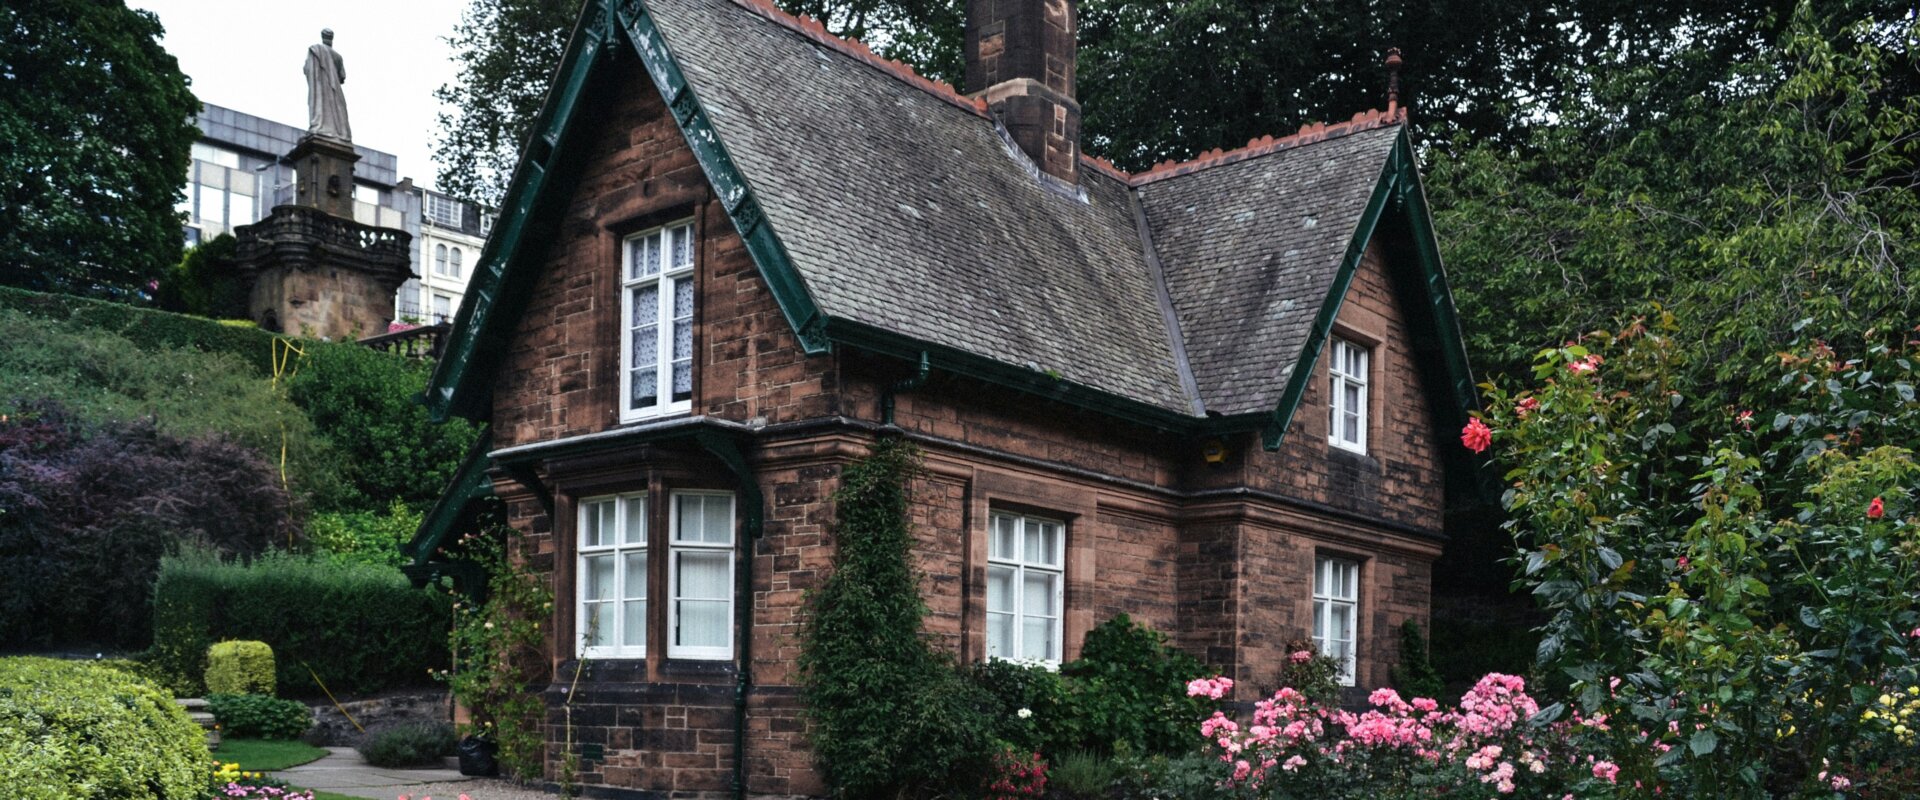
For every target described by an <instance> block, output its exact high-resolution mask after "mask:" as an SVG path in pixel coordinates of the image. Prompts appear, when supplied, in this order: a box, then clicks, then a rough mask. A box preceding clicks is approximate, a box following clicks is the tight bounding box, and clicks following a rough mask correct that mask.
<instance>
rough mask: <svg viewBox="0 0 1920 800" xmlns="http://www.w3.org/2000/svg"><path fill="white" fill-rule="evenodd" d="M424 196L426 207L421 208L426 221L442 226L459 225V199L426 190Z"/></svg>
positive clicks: (455, 226)
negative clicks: (424, 213)
mask: <svg viewBox="0 0 1920 800" xmlns="http://www.w3.org/2000/svg"><path fill="white" fill-rule="evenodd" d="M426 198H427V202H426V208H425V209H422V210H423V211H425V212H426V217H427V221H428V222H431V223H433V224H435V225H438V226H440V227H442V228H458V227H460V201H458V200H455V199H453V198H451V197H447V196H445V195H438V194H434V193H433V192H427V193H426Z"/></svg>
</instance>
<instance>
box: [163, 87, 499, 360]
mask: <svg viewBox="0 0 1920 800" xmlns="http://www.w3.org/2000/svg"><path fill="white" fill-rule="evenodd" d="M194 121H195V122H196V123H197V124H198V125H199V126H200V140H199V141H197V142H194V144H193V160H192V162H191V163H190V165H189V166H188V168H187V187H186V196H185V197H184V198H183V199H182V200H181V202H180V211H181V212H182V213H183V214H185V215H186V219H187V224H186V238H187V244H189V245H197V244H199V243H200V242H202V241H205V240H207V239H211V238H213V237H216V236H219V235H221V234H223V233H232V232H233V229H234V228H235V227H238V226H241V225H250V224H252V223H255V222H259V221H260V220H262V219H265V218H266V217H267V215H268V214H269V213H270V212H271V211H272V210H273V207H274V206H277V205H286V204H290V203H292V202H293V196H294V170H293V163H292V162H291V161H288V160H287V158H286V154H287V153H288V152H289V151H291V150H293V147H294V145H295V144H297V143H298V142H299V141H300V137H301V136H304V135H305V134H306V131H305V130H303V129H301V128H298V127H295V126H293V125H288V124H285V123H281V122H275V121H273V120H270V119H265V118H263V117H256V116H254V115H252V114H247V113H245V112H241V111H236V110H234V109H231V108H226V107H224V106H217V105H214V104H212V103H208V104H205V105H204V106H203V107H202V109H201V112H200V115H199V116H198V117H196V118H195V120H194ZM353 149H354V151H355V152H356V153H358V154H359V155H360V161H359V162H358V163H356V164H354V168H353V169H354V186H353V196H354V203H353V218H354V221H355V222H359V223H361V224H364V225H374V226H377V227H382V228H395V229H399V230H404V231H406V232H407V233H409V234H412V236H413V242H414V247H413V252H412V254H411V255H412V269H413V275H414V277H413V278H411V279H409V280H408V281H407V282H406V283H405V284H402V285H401V287H400V289H399V291H398V293H397V294H396V295H395V297H394V309H395V311H394V315H395V317H396V318H397V319H398V320H399V321H402V322H410V323H414V324H430V323H435V322H441V321H446V320H451V319H452V318H453V312H454V311H455V310H456V309H458V308H459V307H460V301H461V299H462V298H463V297H464V296H465V294H466V287H467V280H468V278H470V277H471V276H472V274H473V267H474V265H475V264H476V263H477V261H478V259H479V256H480V247H481V245H483V244H485V243H486V236H487V233H488V232H490V230H491V227H492V225H491V223H492V221H493V215H492V213H491V212H489V211H487V210H486V209H483V208H481V207H479V206H476V205H474V204H472V203H467V202H464V201H460V200H457V199H454V198H452V197H449V196H447V195H444V194H441V193H439V192H435V191H433V190H430V189H424V188H421V187H416V186H414V185H413V179H411V178H402V177H400V170H399V158H398V157H396V156H395V155H393V154H392V153H386V152H382V151H379V150H375V149H372V148H370V147H366V146H364V145H358V144H356V145H354V147H353Z"/></svg>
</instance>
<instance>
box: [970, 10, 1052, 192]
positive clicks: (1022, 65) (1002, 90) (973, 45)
mask: <svg viewBox="0 0 1920 800" xmlns="http://www.w3.org/2000/svg"><path fill="white" fill-rule="evenodd" d="M1076 5H1077V3H1076V0H967V42H966V56H967V88H968V89H970V90H972V92H973V93H974V95H975V96H977V97H981V98H983V99H985V100H986V101H987V108H988V110H989V111H992V112H993V114H994V116H995V117H997V118H999V120H1000V121H1001V124H1003V125H1005V126H1006V127H1007V131H1008V132H1009V133H1011V134H1012V135H1013V141H1014V143H1015V144H1018V145H1019V146H1020V149H1021V150H1024V151H1026V154H1027V156H1028V157H1029V158H1032V159H1033V163H1034V164H1036V165H1038V166H1039V167H1040V169H1041V171H1043V172H1045V173H1047V174H1049V175H1052V176H1054V177H1056V178H1059V179H1061V180H1064V181H1066V182H1068V183H1077V182H1078V181H1079V166H1080V104H1079V103H1077V102H1075V101H1074V99H1073V73H1074V57H1075V55H1076V52H1075V51H1076V49H1077V47H1078V44H1077V41H1076V37H1075V29H1076V24H1077V23H1076V21H1075V14H1076V11H1077V8H1076Z"/></svg>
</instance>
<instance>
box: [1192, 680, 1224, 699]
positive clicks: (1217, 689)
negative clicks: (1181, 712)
mask: <svg viewBox="0 0 1920 800" xmlns="http://www.w3.org/2000/svg"><path fill="white" fill-rule="evenodd" d="M1231 691H1233V679H1232V678H1226V677H1219V678H1194V679H1193V680H1191V681H1188V682H1187V696H1188V697H1207V698H1211V699H1214V700H1218V699H1220V698H1222V697H1225V696H1227V693H1228V692H1231Z"/></svg>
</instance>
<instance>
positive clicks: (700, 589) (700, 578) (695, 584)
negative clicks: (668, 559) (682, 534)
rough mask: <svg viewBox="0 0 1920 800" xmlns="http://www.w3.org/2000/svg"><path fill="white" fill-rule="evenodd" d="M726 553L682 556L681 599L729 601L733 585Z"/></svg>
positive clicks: (680, 559) (686, 554) (692, 553)
mask: <svg viewBox="0 0 1920 800" xmlns="http://www.w3.org/2000/svg"><path fill="white" fill-rule="evenodd" d="M728 560H729V559H728V558H727V553H726V551H717V552H685V553H681V554H680V558H679V562H680V575H679V578H678V584H679V590H680V597H681V598H683V599H696V600H721V601H724V600H726V599H727V593H728V592H727V590H728V589H730V588H731V586H730V585H729V584H731V583H732V581H731V579H730V576H729V575H728V570H727V562H728Z"/></svg>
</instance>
